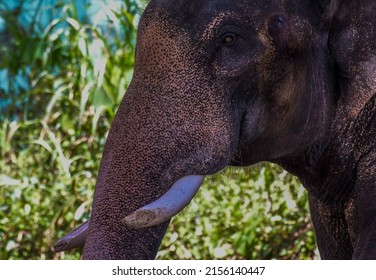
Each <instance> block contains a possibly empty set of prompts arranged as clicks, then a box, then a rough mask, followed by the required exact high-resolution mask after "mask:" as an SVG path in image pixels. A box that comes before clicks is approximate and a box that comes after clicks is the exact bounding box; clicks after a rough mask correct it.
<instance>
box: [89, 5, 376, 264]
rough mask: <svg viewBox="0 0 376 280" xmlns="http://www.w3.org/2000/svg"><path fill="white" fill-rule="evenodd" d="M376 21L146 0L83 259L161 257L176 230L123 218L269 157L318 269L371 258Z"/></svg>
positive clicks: (345, 10) (349, 8) (344, 14)
mask: <svg viewBox="0 0 376 280" xmlns="http://www.w3.org/2000/svg"><path fill="white" fill-rule="evenodd" d="M375 18H376V7H375V4H374V0H363V1H354V0H353V1H332V2H331V1H319V0H306V1H303V0H285V1H264V0H255V1H245V0H236V1H234V0H200V1H192V0H152V1H151V3H150V4H149V6H148V7H147V9H146V11H145V13H144V15H143V16H142V20H141V23H140V27H139V31H138V41H137V51H136V62H135V72H134V77H133V80H132V83H131V85H130V87H129V89H128V91H127V93H126V95H125V98H124V100H123V102H122V103H121V105H120V108H119V110H118V113H117V115H116V118H115V120H114V122H113V124H112V127H111V130H110V133H109V136H108V139H107V143H106V146H105V150H104V153H103V158H102V162H101V168H100V172H99V176H98V180H97V185H96V190H95V197H94V204H93V211H92V217H91V221H90V229H89V234H88V237H87V241H86V244H85V249H84V255H83V258H84V259H151V258H154V257H155V255H156V252H157V250H158V247H159V245H160V242H161V240H162V238H163V235H164V233H165V231H166V228H167V225H168V222H165V223H163V224H161V225H158V226H153V227H151V228H146V229H139V230H132V229H128V228H127V227H125V226H124V225H123V224H122V222H121V221H122V219H123V218H124V217H125V216H126V215H128V214H130V213H132V212H133V211H134V210H136V209H138V208H140V207H142V206H144V205H146V204H148V203H150V202H151V201H154V200H155V199H156V198H158V197H160V196H161V195H162V194H164V193H165V192H166V191H167V190H168V188H169V186H171V185H172V184H173V183H174V182H175V181H177V180H178V179H179V178H181V177H183V176H185V175H190V174H200V175H206V174H213V173H216V172H218V171H219V170H221V169H222V168H224V167H225V166H228V165H236V166H248V165H252V164H254V163H257V162H259V161H270V162H275V163H278V164H280V165H282V166H283V167H284V168H285V169H286V170H288V171H290V172H291V173H293V174H295V175H297V176H298V177H299V178H300V179H301V181H302V182H303V184H304V186H305V187H306V189H307V190H308V192H309V198H310V207H311V212H312V219H313V222H314V227H315V231H316V237H317V243H318V246H319V250H320V254H321V257H322V258H323V259H351V258H354V259H376V149H375V135H376V116H375V112H376V109H375V108H376V97H375V91H376V56H375V55H376V54H375V52H376V46H375V45H376V33H375V32H376V31H375V26H376V20H375ZM224 195H225V194H224Z"/></svg>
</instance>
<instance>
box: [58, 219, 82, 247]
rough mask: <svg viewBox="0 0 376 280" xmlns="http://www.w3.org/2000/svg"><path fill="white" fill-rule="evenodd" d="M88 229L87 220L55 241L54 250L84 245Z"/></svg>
mask: <svg viewBox="0 0 376 280" xmlns="http://www.w3.org/2000/svg"><path fill="white" fill-rule="evenodd" d="M88 231H89V220H88V221H86V222H85V223H83V224H82V225H80V226H78V227H77V228H75V229H74V230H72V231H71V232H69V233H68V234H66V235H65V236H64V237H63V238H61V239H59V240H58V241H56V243H55V244H54V249H55V251H56V252H62V251H67V250H70V249H74V248H78V247H82V246H84V245H85V241H86V237H87V234H88Z"/></svg>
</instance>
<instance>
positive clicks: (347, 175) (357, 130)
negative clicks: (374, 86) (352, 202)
mask: <svg viewBox="0 0 376 280" xmlns="http://www.w3.org/2000/svg"><path fill="white" fill-rule="evenodd" d="M375 132H376V95H373V96H372V97H371V98H370V99H369V100H368V101H367V102H366V103H365V104H364V105H363V107H362V108H361V109H360V110H359V113H358V114H357V115H356V116H350V115H346V116H345V115H344V114H343V113H339V112H338V113H335V116H334V121H333V122H332V124H331V126H330V127H329V128H328V131H327V133H326V134H325V136H324V137H322V138H321V139H319V140H318V141H316V142H315V143H314V144H313V145H311V146H310V147H308V148H307V149H305V150H304V151H301V152H299V153H297V154H294V155H289V156H286V157H284V158H282V159H280V160H278V161H276V162H277V163H278V164H280V165H281V166H282V167H284V168H285V169H286V170H287V171H289V172H290V173H292V174H294V175H296V176H297V177H298V178H299V179H300V180H301V182H302V184H303V186H304V187H305V188H306V189H307V190H308V191H309V193H310V195H313V196H315V197H316V198H318V199H319V200H321V201H322V202H325V203H328V204H336V203H345V202H346V201H347V200H348V199H349V197H350V196H351V195H352V193H353V191H354V187H355V184H356V180H357V177H358V176H359V174H357V172H358V166H359V164H360V163H361V162H364V161H367V158H370V157H372V154H373V153H374V151H375V149H376V142H375ZM369 176H374V177H376V174H369ZM375 180H376V178H375Z"/></svg>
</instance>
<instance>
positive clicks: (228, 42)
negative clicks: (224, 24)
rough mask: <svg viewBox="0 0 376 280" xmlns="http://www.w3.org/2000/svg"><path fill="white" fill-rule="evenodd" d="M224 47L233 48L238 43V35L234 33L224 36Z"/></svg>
mask: <svg viewBox="0 0 376 280" xmlns="http://www.w3.org/2000/svg"><path fill="white" fill-rule="evenodd" d="M221 42H222V45H223V46H225V47H231V46H233V45H234V44H235V42H236V35H235V34H234V33H226V34H224V35H223V36H222V40H221Z"/></svg>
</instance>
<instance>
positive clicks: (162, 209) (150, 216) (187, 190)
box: [122, 175, 205, 229]
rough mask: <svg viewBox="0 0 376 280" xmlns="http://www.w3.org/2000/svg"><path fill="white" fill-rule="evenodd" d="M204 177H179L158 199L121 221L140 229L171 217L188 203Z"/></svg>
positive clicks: (130, 226)
mask: <svg viewBox="0 0 376 280" xmlns="http://www.w3.org/2000/svg"><path fill="white" fill-rule="evenodd" d="M204 178H205V176H203V175H190V176H185V177H183V178H181V179H180V180H178V181H176V182H175V183H174V184H173V185H172V187H171V188H170V189H169V190H168V191H167V192H166V193H165V194H164V195H163V196H161V197H160V198H159V199H157V200H155V201H154V202H152V203H150V204H148V205H146V206H144V207H141V208H140V209H138V210H136V211H135V212H133V213H131V214H130V215H128V216H126V217H125V218H124V219H123V220H122V222H123V223H124V224H125V225H126V226H127V227H129V228H133V229H140V228H146V227H151V226H155V225H159V224H161V223H163V222H165V221H167V220H169V219H171V218H172V217H173V216H175V215H176V214H177V213H179V212H180V211H181V210H182V209H183V208H184V207H185V206H187V205H188V204H189V202H190V201H191V200H192V198H193V197H194V196H195V194H196V193H197V191H198V189H199V188H200V186H201V183H202V181H203V180H204Z"/></svg>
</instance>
